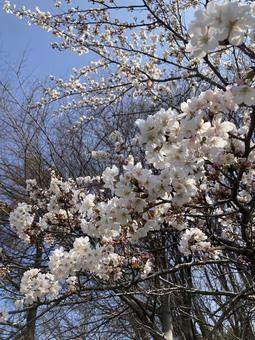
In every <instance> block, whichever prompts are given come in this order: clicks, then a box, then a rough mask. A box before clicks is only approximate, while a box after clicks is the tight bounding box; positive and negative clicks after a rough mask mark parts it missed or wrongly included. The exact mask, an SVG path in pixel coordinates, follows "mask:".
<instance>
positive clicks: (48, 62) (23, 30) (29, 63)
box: [0, 0, 88, 80]
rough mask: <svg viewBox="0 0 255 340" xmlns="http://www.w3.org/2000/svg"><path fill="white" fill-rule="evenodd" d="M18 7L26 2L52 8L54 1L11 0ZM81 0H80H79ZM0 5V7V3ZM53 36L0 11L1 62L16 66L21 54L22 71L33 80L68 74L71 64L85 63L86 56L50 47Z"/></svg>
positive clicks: (30, 6) (3, 64) (73, 65)
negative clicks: (22, 60)
mask: <svg viewBox="0 0 255 340" xmlns="http://www.w3.org/2000/svg"><path fill="white" fill-rule="evenodd" d="M12 2H13V3H15V4H16V5H17V7H19V6H22V5H26V6H27V7H28V8H34V7H35V6H39V7H40V8H42V9H49V8H52V4H53V0H43V1H38V0H34V1H32V0H13V1H12ZM80 2H81V1H80ZM0 3H1V7H2V2H1V1H0ZM83 3H84V1H83ZM55 40H56V38H55V37H53V36H52V35H51V34H50V33H48V32H45V31H43V30H42V29H40V28H39V27H36V26H28V25H27V23H26V20H25V19H23V20H19V19H17V18H16V17H15V16H13V15H10V14H6V13H5V12H3V10H2V9H1V10H0V64H1V65H2V67H1V69H3V68H5V65H9V66H11V67H15V66H17V65H18V64H19V62H20V60H21V58H22V56H23V54H25V62H24V64H23V73H24V74H27V75H29V76H31V77H32V78H33V79H40V80H43V79H45V78H47V76H48V75H50V74H54V75H56V76H59V77H63V78H65V77H67V76H68V75H70V73H71V70H72V68H73V67H80V66H83V65H84V64H86V62H87V60H88V57H87V56H86V55H83V56H78V55H75V54H73V53H71V52H69V51H64V52H58V51H56V50H53V49H52V48H51V46H50V43H51V42H52V41H55Z"/></svg>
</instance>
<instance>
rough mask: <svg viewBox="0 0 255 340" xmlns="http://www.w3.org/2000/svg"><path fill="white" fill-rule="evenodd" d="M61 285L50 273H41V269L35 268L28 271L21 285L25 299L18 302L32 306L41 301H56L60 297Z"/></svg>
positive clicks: (20, 304) (19, 304)
mask: <svg viewBox="0 0 255 340" xmlns="http://www.w3.org/2000/svg"><path fill="white" fill-rule="evenodd" d="M59 290H60V285H59V283H58V281H56V280H55V278H54V276H53V275H52V274H50V273H46V274H44V273H41V272H40V270H39V269H36V268H33V269H30V270H28V271H26V272H25V273H24V275H23V277H22V280H21V284H20V292H21V293H22V294H24V296H25V297H24V299H23V300H19V301H18V302H17V304H18V306H19V307H21V306H22V304H26V305H29V304H32V303H34V302H38V301H40V300H42V301H43V300H44V299H45V297H47V298H48V299H54V298H56V297H57V296H58V293H59Z"/></svg>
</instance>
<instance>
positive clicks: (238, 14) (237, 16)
mask: <svg viewBox="0 0 255 340" xmlns="http://www.w3.org/2000/svg"><path fill="white" fill-rule="evenodd" d="M254 14H255V12H254V5H253V4H251V5H243V4H241V3H239V2H237V1H236V2H231V1H224V2H223V3H218V2H216V1H211V2H209V3H208V4H207V6H206V9H204V10H201V9H199V10H197V11H196V12H195V18H194V20H193V21H192V23H191V25H190V36H191V40H190V43H189V45H188V46H187V50H188V51H189V52H192V54H193V56H194V57H204V56H205V55H206V54H208V53H209V52H212V51H214V50H215V49H216V48H217V47H218V46H219V44H224V43H225V42H226V41H227V43H229V44H231V45H234V46H239V45H242V43H243V42H244V41H245V39H246V34H247V31H248V30H250V31H252V30H254V29H255V16H254Z"/></svg>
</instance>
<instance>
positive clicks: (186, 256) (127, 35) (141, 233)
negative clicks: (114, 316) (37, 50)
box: [4, 0, 255, 340]
mask: <svg viewBox="0 0 255 340" xmlns="http://www.w3.org/2000/svg"><path fill="white" fill-rule="evenodd" d="M70 2H71V1H66V2H65V3H63V4H61V2H60V1H57V2H56V3H55V5H56V7H57V8H59V9H60V10H59V13H56V14H55V13H50V12H44V11H42V10H40V9H39V8H36V10H35V11H32V10H30V9H26V8H25V7H23V8H21V9H18V8H16V7H15V5H12V4H10V2H9V1H6V2H5V4H4V9H5V10H6V11H7V12H9V13H13V14H15V15H16V16H18V17H26V18H27V19H28V21H29V23H31V24H36V25H39V26H41V27H42V28H43V29H46V30H47V31H52V32H53V34H54V35H56V36H57V37H58V38H60V39H61V41H60V42H58V43H53V47H54V48H57V49H60V50H61V49H71V50H72V51H74V52H75V53H78V54H83V53H89V52H91V53H92V55H93V56H97V58H98V60H97V61H94V59H93V61H92V62H91V63H89V64H87V65H86V66H85V67H84V68H82V69H80V70H74V72H73V74H72V76H71V77H70V79H69V80H68V81H63V80H61V79H56V78H55V77H51V78H52V82H53V84H52V86H51V87H48V88H46V89H45V90H44V97H43V98H42V99H41V100H40V101H39V102H38V103H36V104H35V105H33V108H42V107H43V106H44V105H47V104H49V103H52V102H54V101H58V102H61V107H60V109H59V110H58V111H60V112H62V114H63V113H65V112H67V111H70V110H74V109H75V110H78V109H83V110H86V113H87V115H85V116H84V117H82V120H84V119H85V120H86V119H89V117H90V116H89V114H90V112H91V111H93V110H95V108H96V109H97V110H98V112H100V114H102V112H104V111H105V110H106V108H107V107H109V106H111V105H118V102H119V101H120V100H125V99H124V98H125V96H131V95H132V96H134V97H135V98H137V100H138V99H139V100H141V99H142V100H144V101H146V102H149V103H150V105H151V107H154V108H157V109H158V108H160V107H161V108H160V109H158V110H157V112H156V113H155V114H152V115H148V116H147V117H144V118H140V119H138V120H137V121H136V123H135V124H136V128H137V134H136V136H135V137H134V138H133V139H132V141H131V143H130V145H129V146H128V147H127V145H126V143H125V141H124V138H123V136H122V134H121V133H120V131H118V130H116V131H113V132H112V133H111V135H110V139H111V140H112V142H113V143H114V144H115V148H116V152H118V162H117V160H116V159H114V158H113V161H112V164H111V165H108V166H106V168H105V169H104V170H103V172H102V174H101V175H98V173H95V174H92V175H90V176H79V177H75V178H61V177H60V176H58V174H57V173H56V172H54V171H52V173H51V181H50V184H49V187H48V188H41V187H40V185H38V183H37V182H36V181H35V180H34V179H29V180H27V193H28V195H29V200H28V201H27V202H20V203H18V205H17V207H16V209H15V210H14V211H13V212H11V214H10V224H11V226H12V227H13V229H14V230H15V231H16V233H17V235H18V236H19V237H20V238H21V239H22V240H23V241H24V242H27V243H28V244H31V245H35V244H36V245H37V247H39V248H40V249H44V250H46V252H45V257H46V258H45V262H47V265H45V266H44V267H35V268H31V269H29V270H27V271H25V272H24V274H23V277H22V279H21V284H20V292H21V293H22V295H23V298H22V299H20V300H18V301H16V305H17V308H18V309H21V311H22V310H24V308H25V309H27V308H28V309H29V308H33V307H34V306H35V305H45V304H46V305H49V306H51V305H54V304H56V303H59V301H63V300H65V299H67V298H70V297H72V296H77V297H78V298H79V297H82V296H85V295H86V294H87V293H88V292H95V291H101V292H110V294H111V296H113V297H118V298H119V299H120V300H121V301H122V303H124V304H125V305H126V306H127V308H129V309H130V310H132V312H133V315H135V316H136V323H137V325H138V326H139V328H140V329H143V330H144V338H146V337H148V338H154V339H167V340H168V339H173V337H174V336H176V338H179V339H187V340H188V339H199V338H201V337H203V338H205V339H217V338H220V337H221V336H222V335H224V334H227V333H226V330H227V331H228V330H229V333H228V334H229V335H231V334H232V335H234V336H239V337H241V338H245V337H246V338H247V337H252V336H254V329H253V325H252V323H253V321H252V320H253V318H254V316H253V313H254V311H253V307H252V304H253V300H254V277H255V269H254V265H255V262H254V259H255V253H254V235H253V232H254V231H253V218H254V204H255V196H254V150H255V146H254V129H255V88H254V76H255V73H254V59H255V50H254V32H255V31H254V29H255V6H254V4H253V3H252V2H250V1H241V2H240V1H238V2H237V1H224V2H221V1H206V3H203V2H197V1H195V2H194V1H163V0H154V1H153V0H151V1H145V0H144V1H134V4H129V5H123V3H121V2H120V1H117V2H114V1H106V0H100V1H88V2H87V4H88V5H89V4H90V5H91V6H92V7H91V8H87V7H86V8H85V9H82V8H80V7H79V6H75V5H74V6H73V7H70V6H69V3H70ZM61 9H62V10H61ZM125 12H128V16H127V15H125V17H124V19H122V18H123V13H125ZM190 17H191V18H190ZM185 21H188V22H189V23H188V28H187V27H186V24H185ZM187 93H188V96H189V98H187ZM133 113H135V112H133ZM112 119H114V117H112ZM92 157H93V158H96V159H98V160H100V159H102V160H107V159H109V157H110V155H109V153H108V152H107V150H105V149H104V150H100V151H94V152H92ZM224 277H225V278H224ZM228 279H229V281H230V282H228ZM199 306H203V308H199ZM113 308H114V307H113ZM236 309H239V310H240V311H242V310H243V309H246V310H248V312H249V316H250V321H247V320H246V321H244V320H243V319H242V318H241V317H240V316H239V318H238V319H237V320H236V314H235V310H236ZM122 313H123V311H122ZM120 314H121V313H120ZM180 316H181V317H182V318H183V320H182V321H181V322H179V323H176V322H175V320H176V319H178V317H180ZM223 327H225V329H223Z"/></svg>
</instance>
